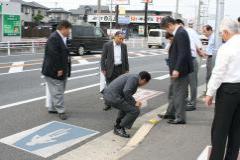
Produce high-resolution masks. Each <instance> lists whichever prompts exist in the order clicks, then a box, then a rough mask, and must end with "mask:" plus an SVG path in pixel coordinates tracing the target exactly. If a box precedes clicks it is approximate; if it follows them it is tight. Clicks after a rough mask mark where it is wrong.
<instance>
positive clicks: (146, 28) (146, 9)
mask: <svg viewBox="0 0 240 160" xmlns="http://www.w3.org/2000/svg"><path fill="white" fill-rule="evenodd" d="M148 3H149V0H145V17H144V37H147V35H148V33H147V32H148Z"/></svg>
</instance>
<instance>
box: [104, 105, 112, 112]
mask: <svg viewBox="0 0 240 160" xmlns="http://www.w3.org/2000/svg"><path fill="white" fill-rule="evenodd" d="M110 109H112V107H111V106H110V105H105V107H104V108H103V110H104V111H108V110H110Z"/></svg>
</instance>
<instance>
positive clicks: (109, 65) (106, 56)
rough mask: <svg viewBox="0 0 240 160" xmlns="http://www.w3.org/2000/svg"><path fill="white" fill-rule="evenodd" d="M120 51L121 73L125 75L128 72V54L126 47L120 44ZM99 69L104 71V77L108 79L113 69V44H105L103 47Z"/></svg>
mask: <svg viewBox="0 0 240 160" xmlns="http://www.w3.org/2000/svg"><path fill="white" fill-rule="evenodd" d="M121 51H122V71H123V73H125V72H126V71H129V63H128V53H127V45H126V44H121ZM101 69H102V70H105V71H106V72H107V73H106V77H107V78H110V77H111V76H112V73H113V69H114V44H113V42H112V41H110V42H107V43H105V44H104V46H103V53H102V58H101Z"/></svg>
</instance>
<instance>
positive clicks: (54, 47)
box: [42, 32, 71, 80]
mask: <svg viewBox="0 0 240 160" xmlns="http://www.w3.org/2000/svg"><path fill="white" fill-rule="evenodd" d="M60 70H63V76H61V77H58V76H57V74H58V71H60ZM70 73H71V58H70V55H69V50H68V48H67V46H66V45H65V44H64V42H63V40H62V38H61V36H60V35H59V34H58V32H53V33H52V34H51V35H50V37H49V39H48V41H47V44H46V47H45V55H44V60H43V65H42V74H43V75H45V76H48V77H51V78H53V79H58V80H64V79H66V78H67V77H68V76H70Z"/></svg>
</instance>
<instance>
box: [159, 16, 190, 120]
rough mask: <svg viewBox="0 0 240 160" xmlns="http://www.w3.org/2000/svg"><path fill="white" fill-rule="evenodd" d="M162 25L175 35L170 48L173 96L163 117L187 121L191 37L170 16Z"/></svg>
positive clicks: (165, 18) (163, 20) (164, 19)
mask: <svg viewBox="0 0 240 160" xmlns="http://www.w3.org/2000/svg"><path fill="white" fill-rule="evenodd" d="M161 25H162V27H163V28H165V29H166V30H167V32H169V33H172V34H173V35H174V40H173V42H172V45H171V47H170V49H169V69H170V75H171V79H172V80H171V85H172V87H171V88H172V91H170V92H172V94H173V95H172V98H171V100H170V101H171V102H169V104H170V105H169V107H168V110H167V113H166V114H165V115H160V117H161V118H164V119H170V120H169V121H168V123H170V124H185V123H186V112H185V108H186V98H187V89H188V75H189V74H190V73H192V72H193V61H192V56H191V48H190V39H189V36H188V33H187V31H186V30H185V29H184V28H183V27H181V26H180V25H179V24H177V23H176V22H175V20H174V19H173V18H172V17H170V16H167V17H164V18H163V19H162V22H161Z"/></svg>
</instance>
